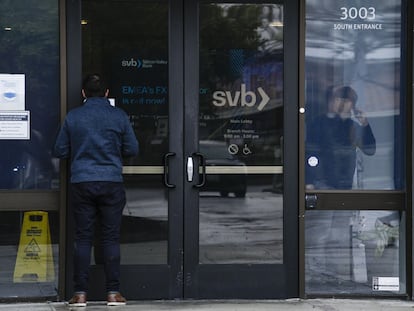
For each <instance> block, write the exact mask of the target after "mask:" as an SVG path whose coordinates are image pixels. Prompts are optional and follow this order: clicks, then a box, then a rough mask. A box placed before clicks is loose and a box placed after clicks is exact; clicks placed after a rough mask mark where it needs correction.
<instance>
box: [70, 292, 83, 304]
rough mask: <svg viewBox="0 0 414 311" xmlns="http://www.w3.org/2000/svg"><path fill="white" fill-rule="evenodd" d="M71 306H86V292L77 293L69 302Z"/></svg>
mask: <svg viewBox="0 0 414 311" xmlns="http://www.w3.org/2000/svg"><path fill="white" fill-rule="evenodd" d="M68 305H69V307H86V294H85V293H75V294H74V295H73V297H72V298H71V299H70V300H69V302H68Z"/></svg>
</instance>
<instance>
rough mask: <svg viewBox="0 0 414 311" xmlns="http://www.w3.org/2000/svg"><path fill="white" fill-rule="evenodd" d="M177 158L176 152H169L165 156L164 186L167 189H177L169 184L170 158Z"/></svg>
mask: <svg viewBox="0 0 414 311" xmlns="http://www.w3.org/2000/svg"><path fill="white" fill-rule="evenodd" d="M173 156H175V152H168V153H166V154H165V155H164V186H166V187H167V188H175V185H173V184H170V182H169V166H168V164H169V158H170V157H173Z"/></svg>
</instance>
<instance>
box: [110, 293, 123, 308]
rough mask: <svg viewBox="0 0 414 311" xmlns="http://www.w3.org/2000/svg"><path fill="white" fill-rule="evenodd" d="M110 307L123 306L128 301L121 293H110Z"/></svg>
mask: <svg viewBox="0 0 414 311" xmlns="http://www.w3.org/2000/svg"><path fill="white" fill-rule="evenodd" d="M107 305H108V306H123V305H126V299H125V298H124V297H122V295H121V293H119V292H110V293H108V297H107Z"/></svg>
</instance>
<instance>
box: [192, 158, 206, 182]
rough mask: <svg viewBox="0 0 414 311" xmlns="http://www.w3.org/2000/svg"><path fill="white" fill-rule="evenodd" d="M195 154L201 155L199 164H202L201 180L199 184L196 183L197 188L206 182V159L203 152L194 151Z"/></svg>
mask: <svg viewBox="0 0 414 311" xmlns="http://www.w3.org/2000/svg"><path fill="white" fill-rule="evenodd" d="M193 155H195V156H197V157H199V159H200V161H199V165H201V178H200V182H199V183H198V184H197V185H194V187H195V188H201V187H203V186H204V185H205V184H206V161H205V158H204V156H203V154H202V153H199V152H194V153H193Z"/></svg>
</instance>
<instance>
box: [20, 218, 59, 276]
mask: <svg viewBox="0 0 414 311" xmlns="http://www.w3.org/2000/svg"><path fill="white" fill-rule="evenodd" d="M54 279H55V270H54V264H53V253H52V244H51V239H50V228H49V219H48V213H47V212H42V211H31V212H25V213H24V217H23V226H22V232H21V234H20V242H19V248H18V250H17V258H16V266H15V268H14V275H13V282H15V283H20V282H51V281H54Z"/></svg>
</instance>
